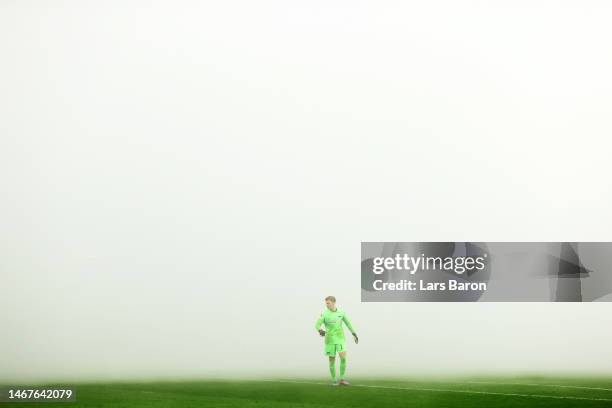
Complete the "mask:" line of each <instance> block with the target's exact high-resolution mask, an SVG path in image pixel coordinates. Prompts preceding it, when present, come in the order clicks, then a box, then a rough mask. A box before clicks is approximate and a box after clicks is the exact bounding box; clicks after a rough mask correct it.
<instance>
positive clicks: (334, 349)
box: [325, 343, 346, 357]
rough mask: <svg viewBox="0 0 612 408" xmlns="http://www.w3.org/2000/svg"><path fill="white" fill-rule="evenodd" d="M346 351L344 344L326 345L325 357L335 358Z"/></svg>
mask: <svg viewBox="0 0 612 408" xmlns="http://www.w3.org/2000/svg"><path fill="white" fill-rule="evenodd" d="M343 351H346V343H336V344H326V345H325V355H326V356H329V357H335V356H336V353H341V352H343Z"/></svg>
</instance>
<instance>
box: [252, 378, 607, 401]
mask: <svg viewBox="0 0 612 408" xmlns="http://www.w3.org/2000/svg"><path fill="white" fill-rule="evenodd" d="M259 381H267V382H277V383H292V384H313V385H327V386H330V384H329V383H322V382H311V381H291V380H259ZM351 387H364V388H382V389H390V390H405V391H429V392H454V393H460V394H480V395H497V396H504V397H530V398H552V399H571V400H582V401H612V399H610V398H588V397H572V396H563V395H541V394H518V393H506V392H493V391H471V390H451V389H444V388H417V387H394V386H387V385H366V384H356V385H351Z"/></svg>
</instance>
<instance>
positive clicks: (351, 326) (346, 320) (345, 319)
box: [342, 313, 359, 344]
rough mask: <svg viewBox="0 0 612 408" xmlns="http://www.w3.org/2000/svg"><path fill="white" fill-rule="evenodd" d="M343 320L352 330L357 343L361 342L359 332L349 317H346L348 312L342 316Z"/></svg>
mask: <svg viewBox="0 0 612 408" xmlns="http://www.w3.org/2000/svg"><path fill="white" fill-rule="evenodd" d="M342 321H343V322H344V324H346V327H347V328H348V329H349V330H350V332H351V334H352V335H353V338H354V339H355V344H356V343H359V337H357V333H355V329H353V325H352V324H351V322H350V321H349V319H348V317H346V313H345V314H344V316H342Z"/></svg>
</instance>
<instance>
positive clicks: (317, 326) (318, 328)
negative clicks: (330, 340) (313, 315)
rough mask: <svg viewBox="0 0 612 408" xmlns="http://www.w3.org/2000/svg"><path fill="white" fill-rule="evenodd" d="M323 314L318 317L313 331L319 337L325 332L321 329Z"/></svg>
mask: <svg viewBox="0 0 612 408" xmlns="http://www.w3.org/2000/svg"><path fill="white" fill-rule="evenodd" d="M323 320H324V318H323V313H321V316H320V317H319V319H318V320H317V322H316V323H315V330H316V331H318V332H319V335H320V336H321V337H323V336H325V330H323V329H321V328H320V327H321V325H322V324H323Z"/></svg>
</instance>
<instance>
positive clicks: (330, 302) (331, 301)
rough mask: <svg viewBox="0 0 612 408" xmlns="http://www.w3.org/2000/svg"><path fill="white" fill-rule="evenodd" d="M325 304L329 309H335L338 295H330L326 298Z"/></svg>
mask: <svg viewBox="0 0 612 408" xmlns="http://www.w3.org/2000/svg"><path fill="white" fill-rule="evenodd" d="M325 306H327V308H328V309H329V310H334V309H336V297H335V296H328V297H326V298H325Z"/></svg>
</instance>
